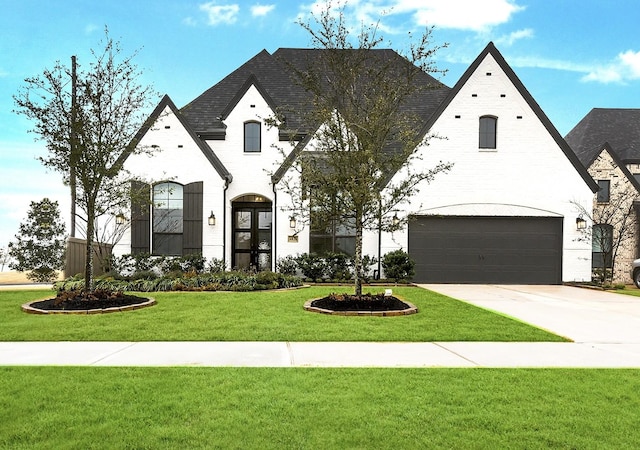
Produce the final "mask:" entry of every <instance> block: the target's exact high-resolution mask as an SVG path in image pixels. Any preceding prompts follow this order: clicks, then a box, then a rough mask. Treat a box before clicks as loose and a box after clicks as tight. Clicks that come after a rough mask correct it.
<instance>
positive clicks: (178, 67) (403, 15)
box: [0, 0, 640, 247]
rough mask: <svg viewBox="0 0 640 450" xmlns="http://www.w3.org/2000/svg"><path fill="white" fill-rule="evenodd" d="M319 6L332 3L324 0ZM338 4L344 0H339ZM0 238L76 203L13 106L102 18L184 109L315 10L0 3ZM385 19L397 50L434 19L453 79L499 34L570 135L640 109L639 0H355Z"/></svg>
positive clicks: (150, 1) (278, 43) (150, 78)
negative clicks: (28, 84) (608, 111)
mask: <svg viewBox="0 0 640 450" xmlns="http://www.w3.org/2000/svg"><path fill="white" fill-rule="evenodd" d="M320 3H323V2H320ZM334 3H335V2H334ZM0 4H1V5H2V15H0V247H4V246H6V245H7V243H8V242H9V241H10V240H11V239H13V235H14V234H15V233H16V232H17V231H18V225H19V223H20V222H21V221H23V220H24V219H25V217H26V213H27V210H28V207H29V202H31V201H39V200H41V199H42V198H44V197H49V198H52V199H54V200H57V201H58V202H59V203H60V204H61V209H62V214H63V217H65V218H66V216H67V215H68V213H67V211H68V209H69V206H68V205H69V201H68V197H69V194H68V190H67V189H66V188H65V187H64V186H62V184H61V182H60V181H59V180H60V176H59V175H58V174H56V173H48V172H47V171H46V170H45V169H44V168H43V167H42V166H41V165H40V163H39V162H38V161H37V160H36V157H37V156H38V155H44V154H45V149H44V148H43V146H42V145H41V144H39V143H37V142H34V137H35V136H34V135H31V134H29V133H28V132H27V131H28V129H29V127H30V124H29V122H28V121H27V120H26V119H25V118H24V117H21V116H17V115H16V114H15V113H13V112H12V110H13V109H14V103H13V98H12V96H13V95H14V94H15V93H16V92H17V91H18V89H19V87H20V86H22V85H24V81H23V80H24V79H25V78H26V77H29V76H34V75H37V74H40V73H41V72H42V70H43V69H44V68H50V67H52V66H53V64H54V63H55V61H56V60H60V61H62V62H64V63H66V64H69V61H70V57H71V55H77V57H78V60H79V63H80V64H83V62H86V63H88V62H89V60H90V58H89V50H90V49H91V48H99V46H98V44H99V42H100V39H101V38H102V36H103V30H104V27H105V26H108V28H109V30H110V34H111V36H112V37H114V38H115V39H117V40H119V41H120V42H121V44H122V47H123V49H124V53H125V54H131V53H133V52H134V51H135V50H138V49H139V50H140V53H139V55H138V56H137V57H136V59H135V61H136V63H137V64H138V66H139V68H140V69H142V70H143V72H144V74H143V77H142V78H141V80H140V81H141V82H142V83H143V84H153V86H154V87H155V89H156V90H157V91H158V92H159V93H161V94H164V93H167V94H169V95H170V96H171V98H172V99H173V100H174V102H175V103H176V104H177V105H178V106H179V107H181V106H183V105H185V104H186V103H187V102H189V101H190V100H192V99H193V98H195V97H196V96H197V95H199V94H200V93H201V92H202V91H204V90H205V89H207V88H209V87H210V86H212V85H214V84H215V83H217V82H218V81H220V80H221V79H222V78H223V77H224V76H225V75H227V74H228V73H230V72H231V71H232V70H234V69H236V68H237V67H238V66H239V65H241V64H242V63H243V62H245V61H246V60H248V59H249V58H251V57H252V56H254V55H255V54H257V53H258V52H260V51H261V50H262V49H266V50H267V51H269V52H273V51H275V50H276V49H277V48H279V47H309V45H310V40H309V36H308V34H307V33H306V32H305V31H304V30H303V29H302V28H301V27H300V26H299V25H297V24H296V23H295V22H296V20H297V19H298V18H300V17H306V15H307V14H308V13H309V11H312V10H314V8H317V5H316V4H314V3H313V2H312V1H309V2H304V1H303V2H298V1H290V0H259V1H257V0H256V1H255V2H254V0H248V1H247V0H243V1H239V0H214V1H207V0H200V1H198V0H128V1H124V0H104V1H100V2H96V1H95V0H58V1H55V2H49V1H46V2H43V1H41V0H0ZM383 11H386V15H384V16H382V19H381V22H380V27H381V29H382V30H383V31H384V36H385V37H386V39H387V40H388V41H389V42H390V43H391V47H393V48H404V47H405V46H406V36H407V32H409V31H413V32H414V33H416V32H418V33H419V32H420V31H421V30H423V29H424V26H425V25H433V26H435V31H434V34H433V39H434V42H435V43H436V44H442V43H445V42H446V43H448V44H449V46H448V48H445V49H442V50H441V51H440V52H439V53H438V55H437V57H436V61H437V65H438V67H439V68H440V69H446V70H447V71H448V72H447V74H446V75H445V76H444V77H442V81H443V82H444V83H445V84H447V85H449V86H453V85H454V84H455V83H456V81H457V80H458V78H459V77H460V76H461V74H462V73H463V72H464V70H465V69H466V68H467V67H468V65H469V64H470V63H471V62H472V61H473V59H474V58H475V57H476V56H477V55H478V54H479V53H480V51H481V50H482V49H483V48H484V47H485V46H486V45H487V43H488V42H490V41H493V42H494V43H495V44H496V46H497V48H498V49H499V50H500V51H501V53H502V54H503V55H504V57H505V58H506V60H507V62H508V63H509V64H510V65H511V67H512V68H513V69H514V70H515V72H516V74H517V75H518V76H519V77H520V78H521V80H522V81H523V82H524V84H525V86H526V87H527V88H528V89H529V91H530V92H531V94H532V95H533V97H534V98H535V99H536V100H537V102H538V103H539V104H540V106H541V107H542V109H543V110H544V111H545V113H546V114H547V115H548V116H549V118H550V119H551V121H552V122H553V123H554V125H555V126H556V128H558V130H559V131H560V133H561V134H562V135H565V134H567V133H568V132H569V130H571V128H572V127H573V126H574V125H576V124H577V123H578V121H579V120H580V119H581V118H582V117H584V115H585V114H587V112H589V110H591V109H592V108H594V107H608V108H640V39H638V32H637V20H638V17H640V5H639V4H638V2H637V0H614V1H611V0H483V1H482V2H480V1H477V0H369V1H365V0H359V1H355V0H352V1H351V2H349V5H348V7H347V9H346V15H347V18H348V19H349V20H350V21H352V22H353V23H354V24H358V23H360V22H361V21H365V22H370V21H374V20H376V19H378V18H380V17H381V12H383Z"/></svg>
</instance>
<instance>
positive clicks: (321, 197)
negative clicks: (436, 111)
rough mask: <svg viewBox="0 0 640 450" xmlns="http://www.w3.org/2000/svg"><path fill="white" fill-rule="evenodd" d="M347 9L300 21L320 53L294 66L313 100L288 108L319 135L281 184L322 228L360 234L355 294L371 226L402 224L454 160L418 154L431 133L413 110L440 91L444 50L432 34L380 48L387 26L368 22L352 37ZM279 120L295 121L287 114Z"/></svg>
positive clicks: (301, 213) (302, 214)
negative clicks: (424, 187)
mask: <svg viewBox="0 0 640 450" xmlns="http://www.w3.org/2000/svg"><path fill="white" fill-rule="evenodd" d="M344 7H345V6H344V5H343V6H342V7H338V8H337V10H336V9H334V8H333V7H332V4H331V3H328V4H327V5H326V8H325V9H324V10H323V11H322V12H321V13H320V15H319V16H313V17H312V20H311V21H310V22H299V23H300V25H301V26H302V27H303V28H304V29H305V30H306V31H307V32H309V34H310V35H311V40H312V43H313V46H314V47H315V48H316V49H318V50H320V51H318V52H316V53H314V54H313V60H310V61H307V62H306V65H305V66H302V67H301V66H300V65H295V64H291V69H292V71H293V72H294V74H295V80H296V82H297V83H299V85H300V86H301V87H302V88H303V89H304V90H306V91H307V92H308V93H309V94H310V99H309V103H311V106H310V107H308V106H307V105H304V106H303V107H302V108H300V109H298V110H295V108H296V107H295V106H293V107H291V106H287V108H288V109H289V111H291V110H292V109H293V113H294V114H296V115H298V116H299V117H301V122H302V127H303V128H305V130H306V131H307V132H310V133H314V134H313V139H312V141H311V144H310V145H308V146H307V150H306V151H305V152H304V153H303V154H301V155H300V156H298V157H297V159H296V160H295V161H292V160H291V158H289V159H288V160H286V161H288V162H290V163H291V167H290V170H291V172H290V174H291V175H290V176H289V177H283V178H282V179H281V180H278V182H280V183H281V186H282V187H283V189H284V190H285V191H287V192H288V194H289V195H290V196H291V198H292V199H293V202H294V203H295V205H296V206H294V211H292V213H293V214H295V215H296V216H297V217H298V218H299V219H301V218H306V223H310V224H311V226H312V227H313V228H320V229H322V228H326V227H330V226H333V227H343V228H350V229H352V230H354V234H355V250H354V253H355V254H354V275H355V281H354V284H355V294H356V295H361V293H362V279H363V273H362V272H363V265H362V258H363V255H362V239H363V231H364V230H379V231H393V230H396V229H398V228H399V227H400V226H402V224H403V221H404V220H406V218H402V219H401V220H398V218H397V217H395V218H394V216H395V211H397V209H398V207H399V206H400V205H402V204H404V203H407V202H408V200H409V199H410V198H411V197H412V196H413V195H414V194H415V193H417V192H418V190H419V188H420V185H421V183H423V182H428V181H429V180H431V179H433V177H434V176H435V175H436V174H438V173H440V172H443V171H446V170H448V169H449V167H450V165H449V164H444V163H440V164H438V165H436V166H435V167H431V168H429V169H424V168H423V166H422V165H421V164H419V163H418V161H417V159H418V155H417V150H418V149H419V148H420V147H422V146H424V145H426V143H427V140H428V139H429V136H428V135H426V133H425V132H424V130H422V122H421V121H420V118H419V117H417V115H416V114H415V113H414V112H412V111H415V108H411V107H409V105H411V102H412V101H414V102H415V101H416V98H417V97H416V96H419V95H420V94H421V93H423V92H424V91H425V90H430V89H435V88H438V87H440V84H439V83H438V82H437V81H436V80H435V79H434V78H432V77H431V76H430V75H428V74H439V73H441V72H440V71H438V70H437V69H436V67H435V65H434V63H433V56H434V53H435V52H436V51H437V50H438V48H439V47H438V46H433V45H432V44H431V31H432V30H431V29H430V28H428V29H426V30H425V32H424V33H423V34H422V35H421V36H420V37H419V38H418V39H417V40H416V41H415V42H413V44H412V45H411V46H410V48H409V50H408V52H407V54H406V55H401V56H400V55H399V54H398V53H396V52H394V51H392V50H389V49H380V46H381V45H382V44H383V38H382V37H381V36H379V34H378V26H377V25H371V26H365V25H363V26H362V29H361V31H360V33H359V34H358V35H357V36H352V32H351V30H350V29H349V27H348V26H347V24H346V22H345V17H344ZM352 40H355V41H356V43H355V45H354V44H352ZM303 103H304V102H303ZM275 122H276V123H277V124H278V125H279V126H280V127H281V128H283V129H286V127H287V126H288V124H287V123H286V120H285V118H284V117H283V115H282V114H281V115H280V116H279V117H277V118H276V120H275ZM314 130H315V132H314ZM294 134H295V135H297V136H299V133H294ZM297 139H299V137H297Z"/></svg>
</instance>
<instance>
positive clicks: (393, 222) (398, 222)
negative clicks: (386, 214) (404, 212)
mask: <svg viewBox="0 0 640 450" xmlns="http://www.w3.org/2000/svg"><path fill="white" fill-rule="evenodd" d="M399 224H400V219H399V218H398V214H394V215H393V219H391V225H393V226H394V227H397V226H398V225H399Z"/></svg>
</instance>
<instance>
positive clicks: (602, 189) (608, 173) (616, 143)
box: [565, 108, 640, 283]
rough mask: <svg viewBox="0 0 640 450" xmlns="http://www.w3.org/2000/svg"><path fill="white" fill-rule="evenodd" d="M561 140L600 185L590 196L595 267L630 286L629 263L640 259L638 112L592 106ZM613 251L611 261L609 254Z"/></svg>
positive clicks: (639, 142) (639, 123)
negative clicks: (604, 270) (610, 271)
mask: <svg viewBox="0 0 640 450" xmlns="http://www.w3.org/2000/svg"><path fill="white" fill-rule="evenodd" d="M565 140H566V141H567V143H568V144H569V145H570V146H571V148H572V149H573V150H574V151H575V153H576V155H577V156H578V158H579V159H580V162H581V163H582V164H583V165H584V166H585V167H586V168H587V170H588V172H589V174H590V175H591V176H592V177H593V178H594V179H595V180H596V182H597V183H598V186H599V190H598V192H597V194H596V195H594V198H593V218H592V221H593V222H594V223H593V232H592V234H593V241H592V245H593V258H592V261H593V263H592V264H593V268H594V269H596V270H602V269H609V270H610V269H612V268H613V280H615V281H618V282H625V283H629V282H630V281H631V278H630V274H629V269H630V267H631V262H632V261H633V260H634V259H636V258H638V256H639V255H640V248H639V246H640V236H639V235H640V233H638V210H639V208H640V206H639V203H638V200H640V109H611V108H594V109H592V110H591V111H590V112H589V113H588V114H587V115H586V116H585V117H584V118H583V119H582V120H581V121H580V122H579V123H578V124H577V125H576V126H575V127H574V128H573V129H572V130H571V131H570V132H569V133H568V134H567V136H566V137H565ZM618 241H619V242H620V245H619V246H617V245H615V243H616V242H618ZM616 247H618V249H617V255H616V257H615V261H614V258H611V256H610V252H612V251H614V250H615V248H616ZM607 249H609V251H607ZM607 253H609V254H607ZM614 264H615V267H612V266H613V265H614Z"/></svg>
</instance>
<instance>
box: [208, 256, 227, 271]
mask: <svg viewBox="0 0 640 450" xmlns="http://www.w3.org/2000/svg"><path fill="white" fill-rule="evenodd" d="M225 270H227V264H226V263H225V262H224V261H223V260H221V259H218V258H211V261H209V264H208V265H207V272H211V273H219V272H224V271H225Z"/></svg>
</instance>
